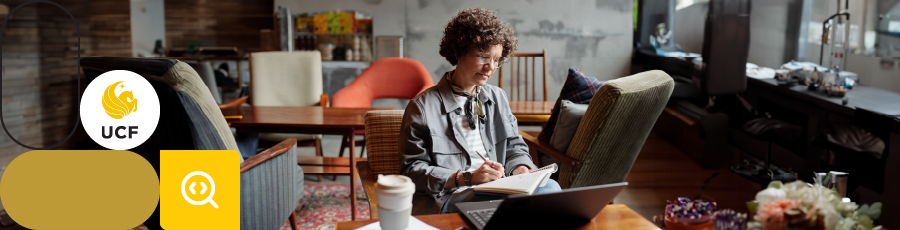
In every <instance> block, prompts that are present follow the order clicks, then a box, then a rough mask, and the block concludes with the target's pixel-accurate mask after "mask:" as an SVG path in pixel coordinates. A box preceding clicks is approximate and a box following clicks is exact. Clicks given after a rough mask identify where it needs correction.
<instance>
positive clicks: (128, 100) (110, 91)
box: [103, 81, 137, 119]
mask: <svg viewBox="0 0 900 230" xmlns="http://www.w3.org/2000/svg"><path fill="white" fill-rule="evenodd" d="M122 82H124V81H119V82H116V83H113V84H112V85H109V86H108V87H106V91H104V92H103V110H106V115H109V117H112V118H115V119H122V118H123V117H125V116H128V114H131V113H132V112H137V99H136V98H134V93H132V92H131V91H125V92H122V93H120V94H119V96H116V86H119V87H122V88H123V89H124V88H125V85H124V84H122Z"/></svg>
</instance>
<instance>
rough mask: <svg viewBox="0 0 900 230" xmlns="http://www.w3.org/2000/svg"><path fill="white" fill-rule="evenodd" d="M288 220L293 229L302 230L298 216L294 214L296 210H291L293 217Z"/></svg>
mask: <svg viewBox="0 0 900 230" xmlns="http://www.w3.org/2000/svg"><path fill="white" fill-rule="evenodd" d="M288 218H289V219H288V222H290V223H291V229H294V230H300V226H298V225H297V214H294V210H291V216H289V217H288Z"/></svg>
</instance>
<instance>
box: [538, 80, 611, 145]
mask: <svg viewBox="0 0 900 230" xmlns="http://www.w3.org/2000/svg"><path fill="white" fill-rule="evenodd" d="M603 83H605V81H599V80H597V78H595V77H588V76H584V74H582V73H581V71H580V70H578V69H575V68H569V75H568V76H566V83H565V84H563V87H562V91H561V92H559V98H557V99H556V104H555V105H553V109H552V110H550V113H551V114H550V119H549V120H548V121H547V125H544V128H543V129H542V130H541V133H540V134H539V135H538V140H540V141H542V142H544V143H550V137H552V136H553V132H554V131H555V128H556V122H557V120H559V111H560V104H561V103H562V100H569V101H571V102H573V103H575V104H588V103H590V102H591V98H593V97H594V93H596V92H597V89H599V88H600V86H602V85H603Z"/></svg>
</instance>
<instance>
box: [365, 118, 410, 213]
mask: <svg viewBox="0 0 900 230" xmlns="http://www.w3.org/2000/svg"><path fill="white" fill-rule="evenodd" d="M402 121H403V110H376V111H369V112H368V113H366V149H367V150H368V152H369V155H368V160H366V161H359V162H356V169H357V170H358V171H359V178H360V180H362V183H363V188H364V189H365V190H366V197H367V198H368V200H369V207H370V208H369V212H371V217H372V219H378V209H377V208H376V207H377V206H378V197H377V196H376V195H375V182H376V180H377V178H378V174H385V175H387V174H400V155H399V154H400V149H399V147H398V146H399V145H398V144H399V143H400V140H398V138H399V137H400V123H401V122H402Z"/></svg>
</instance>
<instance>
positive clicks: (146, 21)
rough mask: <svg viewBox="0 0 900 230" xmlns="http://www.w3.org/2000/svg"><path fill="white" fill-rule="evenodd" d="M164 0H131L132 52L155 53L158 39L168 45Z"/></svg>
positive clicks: (145, 54)
mask: <svg viewBox="0 0 900 230" xmlns="http://www.w3.org/2000/svg"><path fill="white" fill-rule="evenodd" d="M163 3H164V2H163V0H131V53H132V55H133V56H137V55H138V53H141V55H144V56H147V55H148V54H151V53H153V47H154V46H155V44H156V40H162V41H163V47H165V46H166V21H165V12H164V9H163V6H164V4H163Z"/></svg>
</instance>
